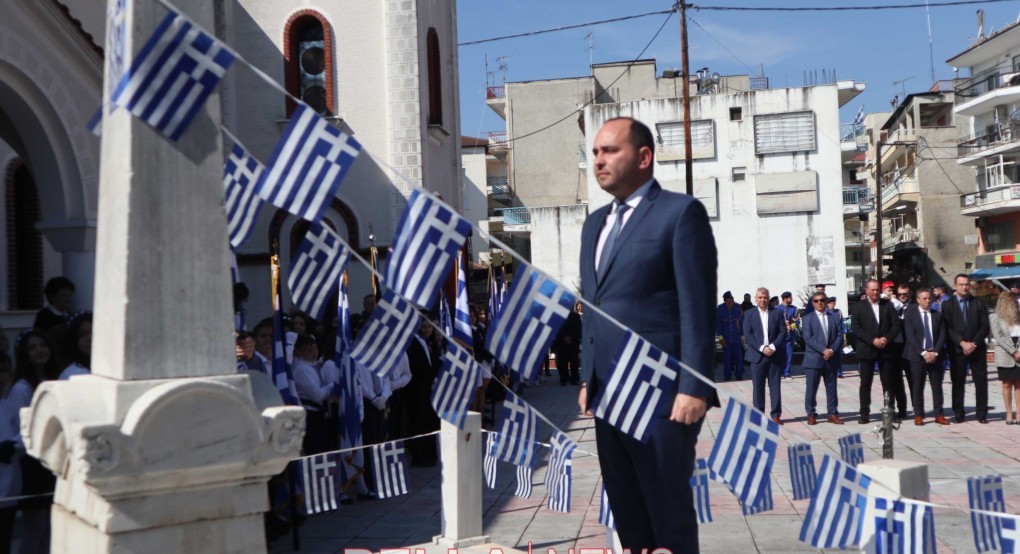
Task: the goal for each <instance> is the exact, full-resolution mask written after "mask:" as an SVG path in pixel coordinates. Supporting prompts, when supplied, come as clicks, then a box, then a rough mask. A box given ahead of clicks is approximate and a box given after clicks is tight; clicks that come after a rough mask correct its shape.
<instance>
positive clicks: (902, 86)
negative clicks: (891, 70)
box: [892, 75, 917, 98]
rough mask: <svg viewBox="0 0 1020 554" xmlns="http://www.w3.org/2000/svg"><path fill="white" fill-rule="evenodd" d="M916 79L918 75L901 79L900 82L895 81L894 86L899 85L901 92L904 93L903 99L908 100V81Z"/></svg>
mask: <svg viewBox="0 0 1020 554" xmlns="http://www.w3.org/2000/svg"><path fill="white" fill-rule="evenodd" d="M916 78H917V75H913V76H910V77H907V78H906V79H900V80H899V81H893V82H892V84H893V85H899V86H900V92H901V93H903V97H904V98H906V97H907V81H909V80H911V79H916Z"/></svg>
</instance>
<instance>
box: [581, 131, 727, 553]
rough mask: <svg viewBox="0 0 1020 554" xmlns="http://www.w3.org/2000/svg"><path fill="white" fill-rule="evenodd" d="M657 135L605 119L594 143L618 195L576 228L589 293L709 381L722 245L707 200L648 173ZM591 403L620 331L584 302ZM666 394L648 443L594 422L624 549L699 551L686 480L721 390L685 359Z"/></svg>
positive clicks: (598, 164) (602, 176) (584, 399)
mask: <svg viewBox="0 0 1020 554" xmlns="http://www.w3.org/2000/svg"><path fill="white" fill-rule="evenodd" d="M654 152H655V139H654V137H653V136H652V133H651V131H650V130H649V129H648V127H646V126H645V125H643V124H642V123H640V122H638V121H636V120H634V119H631V118H615V119H611V120H609V121H607V122H606V123H605V125H603V127H602V128H601V129H600V130H599V132H598V134H597V135H596V136H595V140H594V143H593V147H592V153H593V155H594V159H593V163H594V171H595V177H596V179H597V180H598V182H599V186H601V187H602V190H604V191H606V192H608V193H609V194H611V195H612V196H613V197H614V201H613V202H612V203H611V204H610V205H608V206H604V207H602V208H599V209H598V210H595V211H594V212H592V213H591V214H590V215H589V216H588V218H587V220H586V221H585V222H584V228H583V229H582V232H581V256H580V258H581V267H580V270H581V294H582V296H583V298H584V299H585V300H587V301H588V302H590V303H591V304H592V305H594V306H596V307H598V308H599V310H601V311H602V312H605V313H606V314H608V315H609V316H611V317H612V318H614V319H615V320H616V321H618V322H619V323H621V324H623V325H624V326H626V327H628V328H630V329H632V330H633V331H634V332H636V333H637V334H639V335H641V336H642V337H643V338H644V339H646V340H648V341H649V342H651V343H652V344H653V345H655V346H656V347H658V348H660V349H662V350H663V351H664V352H666V353H668V354H670V355H671V356H674V357H676V358H677V359H679V360H680V362H682V363H683V364H685V365H686V366H687V367H690V368H693V369H694V371H697V372H698V373H700V374H701V376H703V378H705V379H707V380H709V381H711V379H712V374H713V370H714V365H715V363H714V354H715V348H714V347H715V340H714V338H715V305H714V302H713V299H714V298H715V294H716V289H715V287H716V265H717V264H716V250H715V239H714V238H713V236H712V228H711V226H710V225H709V222H708V213H707V212H706V210H705V207H704V206H703V205H702V204H701V202H698V201H697V200H695V199H694V198H693V197H691V196H687V195H684V194H676V193H673V192H669V191H665V190H662V188H661V187H660V186H659V184H658V182H656V181H655V179H654V178H653V168H654V160H653V156H654V154H653V153H654ZM583 315H584V322H583V326H582V333H583V335H582V337H583V338H582V348H581V356H582V362H581V370H582V372H583V375H582V377H583V381H584V383H585V384H584V385H582V388H581V393H580V395H579V397H578V404H579V405H580V407H581V410H582V411H583V412H585V413H590V408H591V407H592V406H594V405H595V400H596V398H597V397H598V395H599V393H600V388H601V387H604V386H606V385H607V384H608V383H609V380H610V377H611V374H612V372H613V369H614V368H613V358H614V356H615V354H616V351H617V349H618V347H619V345H620V344H621V343H622V342H623V341H624V340H625V337H626V334H625V330H624V329H621V328H620V327H619V326H618V325H617V324H615V323H614V322H612V321H610V320H609V319H608V318H605V317H604V316H602V315H601V314H599V313H598V312H597V311H596V310H585V313H584V314H583ZM672 390H673V391H675V394H673V395H672V396H671V397H670V398H669V399H668V400H667V401H665V402H663V403H662V406H661V407H660V409H659V411H658V413H656V414H655V417H656V418H657V421H656V423H655V425H654V426H652V428H651V436H650V437H649V439H648V441H647V442H644V443H642V442H640V441H638V440H637V439H635V438H633V437H631V436H630V435H627V434H625V433H623V432H622V431H620V430H618V429H616V428H614V427H612V426H611V425H609V424H608V423H606V422H605V421H603V420H601V419H597V420H596V421H595V438H596V441H597V443H598V451H599V465H600V466H601V469H602V478H603V483H604V484H605V488H606V494H607V495H608V496H609V504H610V506H612V510H613V516H614V517H615V520H616V530H617V532H618V533H619V535H620V542H621V543H622V546H623V548H629V549H631V551H632V552H639V551H641V549H648V551H649V552H650V551H651V550H652V549H655V548H667V549H670V551H671V552H672V554H680V553H684V552H698V550H699V547H698V522H697V516H696V512H695V511H694V499H693V495H692V489H691V486H690V484H689V479H690V477H691V474H692V471H693V468H694V459H695V444H696V443H697V439H698V433H699V431H700V430H701V425H702V422H703V420H704V416H705V411H706V410H707V409H708V407H709V406H710V405H718V399H717V398H716V395H715V390H714V389H713V388H712V386H711V385H709V384H706V383H705V382H703V381H701V380H699V379H698V377H697V376H695V375H693V374H691V373H690V371H688V370H686V369H684V370H683V371H681V372H680V373H679V374H678V375H677V377H676V380H675V382H674V383H673V384H672Z"/></svg>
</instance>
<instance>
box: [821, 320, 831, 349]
mask: <svg viewBox="0 0 1020 554" xmlns="http://www.w3.org/2000/svg"><path fill="white" fill-rule="evenodd" d="M822 334H823V335H825V347H826V348H828V347H829V318H828V317H827V316H826V315H825V314H824V313H823V314H822Z"/></svg>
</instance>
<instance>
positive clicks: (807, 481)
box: [786, 443, 816, 500]
mask: <svg viewBox="0 0 1020 554" xmlns="http://www.w3.org/2000/svg"><path fill="white" fill-rule="evenodd" d="M786 452H787V455H788V456H789V458H790V481H792V483H793V499H794V500H804V499H805V498H811V491H813V490H815V479H816V476H815V457H814V455H813V454H812V453H811V445H810V444H807V443H805V444H791V445H790V446H789V448H787V449H786Z"/></svg>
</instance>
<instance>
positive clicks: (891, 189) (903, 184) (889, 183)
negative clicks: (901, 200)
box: [882, 175, 919, 206]
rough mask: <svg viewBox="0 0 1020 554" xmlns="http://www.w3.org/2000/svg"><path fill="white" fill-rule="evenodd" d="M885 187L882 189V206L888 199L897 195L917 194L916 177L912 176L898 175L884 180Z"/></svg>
mask: <svg viewBox="0 0 1020 554" xmlns="http://www.w3.org/2000/svg"><path fill="white" fill-rule="evenodd" d="M884 181H885V183H886V184H885V185H884V186H883V187H882V205H883V206H884V205H885V203H886V202H888V201H889V199H890V198H892V197H893V196H895V195H897V194H909V193H912V192H914V193H916V192H919V189H918V186H917V177H916V176H914V175H900V176H898V177H893V178H891V179H889V178H887V179H884Z"/></svg>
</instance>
